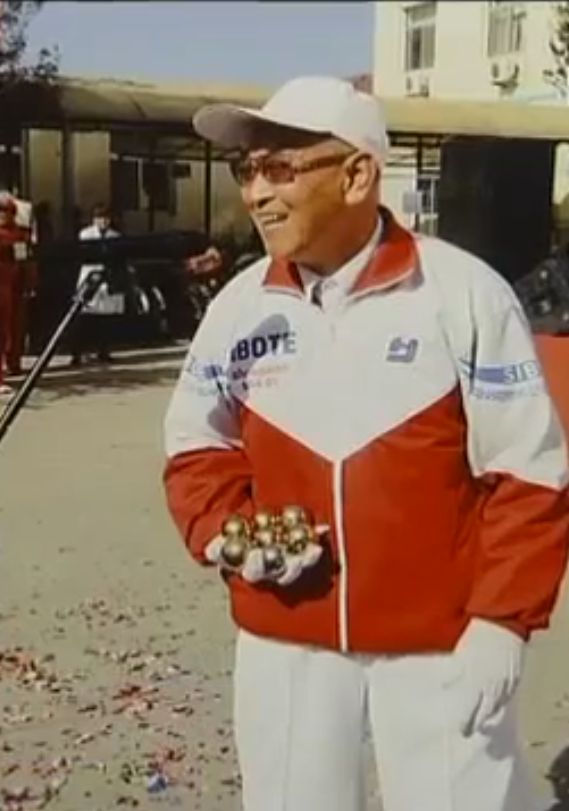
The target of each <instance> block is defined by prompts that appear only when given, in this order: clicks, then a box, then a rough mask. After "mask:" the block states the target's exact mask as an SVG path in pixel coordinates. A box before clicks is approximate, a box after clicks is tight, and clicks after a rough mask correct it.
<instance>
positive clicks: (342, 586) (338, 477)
mask: <svg viewBox="0 0 569 811" xmlns="http://www.w3.org/2000/svg"><path fill="white" fill-rule="evenodd" d="M332 494H333V504H334V526H335V529H336V539H337V542H338V562H339V564H340V583H339V590H338V591H339V593H338V624H339V632H340V650H341V651H342V653H347V652H348V568H347V557H346V539H345V536H344V511H343V509H342V505H343V493H342V462H334V468H333V484H332Z"/></svg>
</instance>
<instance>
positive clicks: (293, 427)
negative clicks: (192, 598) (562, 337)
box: [164, 77, 569, 811]
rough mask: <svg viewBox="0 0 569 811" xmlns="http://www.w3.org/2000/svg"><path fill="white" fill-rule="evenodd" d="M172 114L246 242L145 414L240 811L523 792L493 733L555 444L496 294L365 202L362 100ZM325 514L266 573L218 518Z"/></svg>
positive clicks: (503, 710)
mask: <svg viewBox="0 0 569 811" xmlns="http://www.w3.org/2000/svg"><path fill="white" fill-rule="evenodd" d="M194 127H195V129H196V131H197V132H198V133H199V134H200V135H201V136H202V137H204V138H206V139H208V140H209V141H211V142H212V143H213V144H215V145H216V146H217V147H221V148H226V149H228V150H231V151H232V152H234V153H235V152H236V151H238V156H237V157H236V159H235V160H234V161H233V162H232V168H233V173H234V177H235V179H236V181H237V183H238V184H239V186H240V189H241V195H242V199H243V202H244V204H245V206H246V208H247V209H248V211H249V214H250V216H251V218H252V220H253V222H254V224H255V226H256V228H257V229H258V231H259V233H260V235H261V237H262V240H263V244H264V248H265V250H266V253H267V256H266V257H263V258H261V259H259V260H257V261H255V262H254V263H253V264H252V265H251V266H250V267H249V268H248V269H246V270H244V271H242V272H241V273H240V274H239V275H237V276H236V277H235V278H234V279H233V280H232V281H231V282H230V283H229V284H227V285H226V286H225V287H224V288H223V290H222V291H221V292H220V293H219V295H218V296H217V297H216V298H215V299H214V301H213V302H212V303H211V305H210V307H209V308H208V311H207V313H206V315H205V317H204V318H203V320H202V322H201V324H200V327H199V329H198V331H197V333H196V335H195V337H194V339H193V341H192V343H191V346H190V349H189V353H188V356H187V359H186V361H185V363H184V365H183V368H182V371H181V374H180V377H179V380H178V384H177V386H176V389H175V391H174V394H173V397H172V400H171V403H170V406H169V408H168V413H167V415H166V421H165V441H166V453H167V464H166V469H165V473H164V482H165V488H166V495H167V500H168V505H169V508H170V511H171V514H172V516H173V519H174V521H175V523H176V525H177V527H178V529H179V531H180V534H181V536H182V538H183V540H184V542H185V544H186V545H187V547H188V550H189V551H190V553H191V554H192V555H193V557H194V558H195V559H196V560H197V561H198V562H200V563H201V564H203V565H209V566H215V567H218V568H219V570H220V573H221V574H222V577H223V580H224V581H225V582H226V584H227V585H228V587H229V594H230V600H231V612H232V616H233V618H234V620H235V622H236V624H237V626H238V635H237V648H236V660H235V670H234V692H235V703H234V709H235V716H234V718H235V734H236V742H237V749H238V755H239V762H240V767H241V772H242V777H243V807H244V809H245V811H282V809H285V808H286V809H290V810H291V811H361V809H363V808H364V807H365V789H364V784H363V780H362V772H363V765H364V762H363V760H362V740H363V738H364V731H365V728H366V723H367V722H368V721H369V723H370V726H371V731H372V738H373V744H374V748H375V756H376V765H377V769H378V772H379V783H380V786H381V790H382V800H383V807H384V809H385V811H451V810H452V811H537V809H538V807H539V806H538V804H537V803H536V802H534V798H533V796H532V791H531V789H530V787H529V782H528V780H527V776H526V769H525V764H524V761H523V756H522V752H521V748H520V746H519V743H518V735H517V729H516V728H517V709H516V702H515V696H516V691H517V687H518V684H519V681H520V678H521V675H522V672H523V662H524V656H525V651H526V647H527V643H528V641H529V640H530V638H531V636H532V634H533V633H534V632H535V631H537V630H539V629H543V628H546V627H547V625H548V623H549V618H550V615H551V612H552V609H553V607H554V604H555V601H556V597H557V594H558V589H559V584H560V581H561V578H562V576H563V573H564V571H565V565H566V560H567V543H568V527H569V511H568V509H567V479H568V466H567V452H566V447H565V443H564V440H563V435H562V431H561V428H560V425H559V420H558V417H557V414H556V412H555V410H554V407H553V405H552V402H551V398H550V396H549V392H548V389H547V386H546V384H545V382H544V379H543V375H542V371H541V367H540V365H539V363H538V361H537V359H536V355H535V348H534V344H533V341H532V338H531V335H530V331H529V328H528V324H527V321H526V319H525V317H524V315H523V312H522V309H521V307H520V304H519V302H518V300H517V299H516V296H515V295H514V293H513V291H512V289H511V288H510V286H509V285H508V284H507V282H506V281H505V280H504V279H502V278H501V277H500V276H499V275H498V274H497V273H496V272H495V271H494V270H493V269H492V268H490V267H489V266H488V265H486V264H485V263H484V262H482V261H481V260H479V259H478V258H476V257H474V256H473V255H471V254H469V253H467V252H465V251H463V250H461V249H459V248H457V247H455V246H452V245H450V244H448V243H446V242H444V241H442V240H439V239H434V238H431V237H427V236H422V235H416V234H413V233H411V232H410V231H408V230H406V229H405V228H403V227H402V226H401V225H400V224H399V223H398V222H397V221H396V219H395V218H394V216H393V215H392V214H391V212H390V211H389V210H388V209H387V208H386V207H385V206H384V205H382V202H381V176H382V171H383V168H384V166H385V160H386V155H387V150H388V139H387V133H386V126H385V120H384V117H383V112H382V108H381V105H380V103H379V101H378V100H377V99H376V98H374V97H373V96H371V95H368V94H366V93H364V92H361V91H356V90H355V89H354V88H353V87H352V86H351V85H350V84H349V83H346V82H342V81H339V80H336V79H332V78H327V77H304V78H300V79H296V80H293V81H291V82H288V83H287V84H285V85H284V86H283V87H282V88H281V89H280V90H278V91H277V92H276V93H275V94H274V96H273V97H272V98H271V99H270V100H269V101H268V102H267V104H266V105H265V106H264V107H263V108H262V109H261V110H248V109H246V108H239V107H235V106H232V105H212V106H208V107H206V108H204V109H202V110H201V111H199V112H198V113H197V115H196V116H195V118H194ZM286 504H299V505H302V506H303V507H304V508H305V509H306V510H308V512H309V513H310V514H311V515H312V517H313V520H314V522H315V524H318V525H320V526H321V527H323V528H325V527H329V530H328V533H327V535H325V536H324V537H323V538H321V539H320V541H319V542H318V543H309V544H308V545H307V546H306V548H305V549H304V551H301V552H295V553H289V552H287V553H285V554H284V557H283V562H282V565H281V566H280V567H279V569H278V571H276V572H275V571H272V570H271V569H268V568H266V567H265V565H264V557H263V552H262V550H261V549H259V548H255V547H251V548H250V549H249V551H248V553H247V555H246V557H245V561H244V563H243V565H241V566H239V567H234V568H230V567H228V565H227V564H226V563H225V562H224V559H223V557H222V554H221V550H222V548H223V538H222V537H221V535H220V528H221V526H222V523H223V521H224V520H225V519H227V518H228V516H230V515H231V514H239V515H241V516H244V517H246V518H249V517H251V516H252V515H253V514H254V513H255V512H256V511H257V510H258V509H259V508H271V509H278V508H280V507H282V506H283V505H286Z"/></svg>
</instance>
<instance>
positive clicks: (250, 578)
mask: <svg viewBox="0 0 569 811" xmlns="http://www.w3.org/2000/svg"><path fill="white" fill-rule="evenodd" d="M241 577H242V578H243V580H246V581H247V582H248V583H258V582H259V581H260V580H264V579H265V578H266V577H267V573H266V571H265V562H264V560H263V550H262V549H251V551H250V552H249V554H248V555H247V557H246V559H245V563H244V565H243V568H242V569H241Z"/></svg>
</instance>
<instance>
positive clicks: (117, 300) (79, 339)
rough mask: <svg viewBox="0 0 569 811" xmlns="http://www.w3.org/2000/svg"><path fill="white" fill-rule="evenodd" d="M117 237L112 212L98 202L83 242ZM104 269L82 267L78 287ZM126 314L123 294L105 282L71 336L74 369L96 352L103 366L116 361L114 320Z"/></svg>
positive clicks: (90, 266) (82, 234)
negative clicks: (112, 350)
mask: <svg viewBox="0 0 569 811" xmlns="http://www.w3.org/2000/svg"><path fill="white" fill-rule="evenodd" d="M118 236H120V233H119V231H116V230H115V229H114V228H113V227H112V218H111V211H110V209H109V207H108V206H107V205H106V204H104V203H97V204H96V205H95V206H94V207H93V209H92V213H91V224H90V225H88V226H86V227H85V228H83V229H81V231H80V232H79V239H80V240H93V239H114V238H116V237H118ZM104 269H105V268H104V266H103V265H100V264H85V265H82V267H81V269H80V271H79V277H78V279H77V288H78V289H79V288H81V287H82V285H83V284H84V283H85V282H86V280H87V278H88V277H89V275H90V274H91V273H93V272H94V271H103V270H104ZM124 312H125V294H124V292H123V291H118V290H113V289H112V284H111V280H108V279H107V280H105V281H103V282H102V284H101V285H100V286H99V288H98V290H97V292H96V293H95V295H94V296H93V297H92V298H91V300H90V301H88V302H87V303H86V304H85V305H84V306H83V309H82V311H81V313H80V314H79V315H78V316H77V319H76V322H75V325H74V329H73V330H72V337H71V352H72V357H71V365H72V366H75V367H78V366H81V365H82V364H83V361H84V358H85V355H86V354H87V352H89V351H95V352H96V355H97V358H98V360H99V361H100V362H101V363H111V362H112V361H113V357H112V355H111V352H110V345H111V327H112V323H113V320H114V319H113V317H116V316H119V315H123V314H124Z"/></svg>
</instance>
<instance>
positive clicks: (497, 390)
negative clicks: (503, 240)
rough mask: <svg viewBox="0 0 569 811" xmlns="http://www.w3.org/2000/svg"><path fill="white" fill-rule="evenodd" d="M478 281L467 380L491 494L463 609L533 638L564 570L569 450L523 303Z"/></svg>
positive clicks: (473, 441)
mask: <svg viewBox="0 0 569 811" xmlns="http://www.w3.org/2000/svg"><path fill="white" fill-rule="evenodd" d="M473 287H476V288H477V289H476V290H475V291H474V292H472V291H471V307H470V310H471V312H470V324H471V330H470V333H471V345H470V349H469V357H468V358H466V357H465V358H462V359H461V366H462V374H461V378H462V381H461V382H462V388H463V400H464V406H465V411H466V418H467V425H468V450H469V458H470V464H471V467H472V469H473V472H474V474H475V475H476V476H478V477H479V480H480V482H481V484H482V486H483V488H485V489H486V490H487V498H486V500H485V501H484V507H483V510H482V516H481V517H482V521H481V534H480V538H479V554H478V559H477V568H476V574H475V578H474V587H473V590H472V593H471V595H470V600H469V603H468V607H467V611H468V613H469V614H470V615H471V616H478V617H483V618H485V619H489V620H493V621H495V622H498V623H501V624H503V625H505V626H506V627H509V628H510V630H513V631H515V632H517V633H518V634H520V635H521V636H523V637H524V638H528V637H529V634H530V633H531V631H533V630H535V629H538V628H545V627H547V625H548V622H549V616H550V614H551V611H552V610H553V607H554V604H555V600H556V597H557V593H558V590H559V586H560V582H561V579H562V577H563V574H564V570H565V565H566V560H567V551H568V533H569V509H568V507H569V505H568V499H567V479H568V468H567V452H566V447H565V440H564V437H563V432H562V429H561V426H560V422H559V419H558V417H557V414H556V412H555V408H554V406H553V403H552V400H551V398H550V395H549V393H548V390H547V386H546V383H545V381H544V377H543V374H542V370H541V367H540V365H539V362H538V360H537V356H536V351H535V347H534V343H533V338H532V336H531V332H530V329H529V326H528V324H527V321H526V318H525V315H524V313H523V311H522V308H521V305H520V304H519V302H518V300H517V298H516V297H515V295H514V293H513V291H512V290H511V288H510V287H509V285H507V284H506V283H505V282H504V281H503V280H502V279H501V278H499V277H497V276H496V277H494V275H491V276H489V277H487V278H486V279H483V280H482V281H481V283H480V284H478V285H473Z"/></svg>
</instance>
